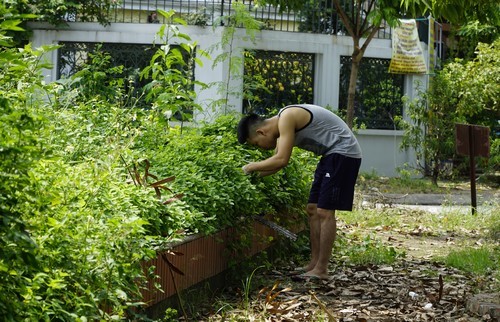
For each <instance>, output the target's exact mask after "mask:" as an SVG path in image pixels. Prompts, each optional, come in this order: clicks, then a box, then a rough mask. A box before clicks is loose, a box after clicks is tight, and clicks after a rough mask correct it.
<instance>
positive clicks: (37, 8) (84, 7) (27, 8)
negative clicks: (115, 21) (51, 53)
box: [4, 0, 119, 26]
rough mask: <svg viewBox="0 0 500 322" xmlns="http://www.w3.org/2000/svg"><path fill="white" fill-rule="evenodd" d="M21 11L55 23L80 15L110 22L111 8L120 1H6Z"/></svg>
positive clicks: (80, 16)
mask: <svg viewBox="0 0 500 322" xmlns="http://www.w3.org/2000/svg"><path fill="white" fill-rule="evenodd" d="M4 3H8V6H9V7H10V8H11V9H13V10H15V11H16V12H19V13H24V14H32V15H36V17H37V19H38V20H40V21H46V22H49V23H51V24H53V25H61V24H65V23H66V21H71V20H72V19H74V18H75V17H76V16H78V19H79V21H88V22H94V21H97V22H99V23H100V24H102V25H104V26H105V25H108V24H109V15H110V13H111V9H112V8H115V7H116V5H117V4H118V3H119V1H116V0H72V1H66V0H50V1H47V0H11V1H4Z"/></svg>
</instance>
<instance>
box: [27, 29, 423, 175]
mask: <svg viewBox="0 0 500 322" xmlns="http://www.w3.org/2000/svg"><path fill="white" fill-rule="evenodd" d="M31 27H32V28H33V29H34V32H33V38H32V43H33V46H34V47H39V46H41V45H45V44H57V43H58V42H59V41H81V42H110V43H113V42H115V43H138V44H149V43H153V42H154V41H155V38H156V37H155V35H156V32H157V31H158V29H159V25H155V24H131V23H114V24H111V25H110V26H106V27H103V26H101V25H99V24H94V23H69V26H68V27H66V28H63V29H57V30H56V29H54V28H53V27H51V26H49V25H46V24H41V23H34V24H32V25H31ZM181 31H182V32H183V33H186V34H188V35H189V36H190V37H191V38H192V40H193V41H196V42H197V43H198V46H199V47H200V48H201V49H204V50H208V49H209V48H211V47H212V46H213V45H214V44H217V43H219V42H220V39H221V34H222V32H223V29H222V27H218V28H216V29H212V27H205V28H203V27H196V26H186V27H181ZM244 32H245V31H244V30H238V32H237V35H236V39H235V43H234V47H235V48H239V49H238V50H236V51H235V52H236V54H240V55H241V49H243V48H244V49H261V50H273V51H293V52H304V53H314V54H316V57H317V58H316V64H315V68H316V70H315V76H316V79H315V86H314V88H315V94H314V96H315V97H314V100H315V101H314V102H310V103H314V104H318V105H323V106H327V105H329V106H331V107H333V108H334V109H337V108H338V106H337V104H338V98H339V81H338V80H339V73H340V57H341V56H350V55H351V53H352V49H353V47H352V40H351V38H350V37H345V36H332V35H320V34H308V33H297V32H281V31H271V30H263V31H260V32H259V33H258V34H257V37H256V41H255V42H254V43H252V42H250V41H243V40H242V38H243V36H244ZM424 50H425V48H424ZM220 53H222V49H218V51H216V52H212V53H211V56H212V57H217V55H219V54H220ZM50 55H51V56H50V57H47V58H48V59H49V60H50V61H52V62H53V64H54V68H53V69H52V70H45V71H44V75H45V79H46V81H48V82H50V81H55V80H56V77H57V72H56V71H57V68H56V66H57V53H56V52H52V53H51V54H50ZM365 57H373V58H390V57H391V41H390V40H383V39H373V40H372V42H371V43H370V45H369V47H368V49H367V51H366V53H365ZM203 61H204V64H203V66H196V69H195V77H196V79H197V80H199V81H201V82H203V83H212V82H217V81H225V80H226V79H227V75H228V68H229V66H228V64H227V63H226V64H219V65H217V66H216V67H215V68H213V63H212V61H210V60H208V59H203ZM417 79H419V80H420V81H421V82H423V83H425V82H426V77H425V76H416V75H414V76H411V75H410V76H406V80H405V83H406V85H405V93H406V95H408V96H409V97H414V95H415V90H414V85H413V84H414V81H415V80H417ZM230 87H231V88H233V89H234V88H236V89H237V88H242V87H243V85H242V80H241V78H234V79H232V80H231V82H230ZM196 90H197V93H198V98H197V99H198V103H199V104H200V105H201V106H202V107H204V112H203V113H199V114H197V115H196V116H195V117H196V119H197V120H200V119H213V117H214V116H215V115H216V114H217V113H218V111H212V110H210V109H209V108H208V105H209V103H210V102H211V101H212V100H215V99H219V98H221V97H220V95H219V94H218V93H217V90H216V88H214V87H212V88H209V89H206V90H203V91H202V90H201V89H200V88H199V87H197V88H196ZM230 105H232V109H234V110H236V111H241V105H242V102H241V99H240V98H238V97H232V98H231V99H230ZM402 134H403V133H402V132H401V131H390V130H359V132H358V133H357V137H358V140H359V142H360V144H361V147H362V149H363V156H364V158H363V162H362V165H361V171H368V172H371V171H375V172H376V173H377V174H379V175H385V176H396V175H397V168H398V167H403V166H404V165H405V164H410V165H415V162H416V161H415V154H414V153H413V151H401V150H400V148H399V144H400V142H401V138H402Z"/></svg>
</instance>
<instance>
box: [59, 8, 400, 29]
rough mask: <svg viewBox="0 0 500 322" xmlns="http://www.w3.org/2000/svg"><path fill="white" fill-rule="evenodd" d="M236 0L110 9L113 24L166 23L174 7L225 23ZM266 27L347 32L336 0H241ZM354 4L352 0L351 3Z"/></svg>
mask: <svg viewBox="0 0 500 322" xmlns="http://www.w3.org/2000/svg"><path fill="white" fill-rule="evenodd" d="M342 1H344V2H347V0H342ZM234 2H236V1H232V0H212V1H209V0H123V1H121V2H117V4H116V5H115V6H113V7H112V8H111V9H110V11H109V15H108V16H109V22H110V23H166V22H167V21H166V20H165V18H164V17H163V16H161V15H158V13H157V12H158V10H163V11H170V10H174V11H175V12H176V14H177V16H178V17H181V18H183V19H184V20H185V21H186V22H187V23H188V24H189V25H199V26H214V25H221V24H222V22H221V21H222V19H221V17H225V16H230V15H231V14H233V13H234V8H233V3H234ZM239 3H243V4H244V5H245V6H246V7H247V8H248V10H249V12H251V14H252V15H253V17H254V18H255V19H257V20H259V21H261V22H262V23H263V24H262V28H263V29H268V30H276V31H288V32H310V33H320V34H332V35H333V34H341V35H345V34H346V32H345V28H344V26H343V24H342V22H341V20H340V19H339V17H338V15H337V13H336V11H335V9H334V6H333V1H332V0H309V1H307V2H306V3H305V5H304V7H303V9H302V10H301V11H300V12H293V11H290V10H281V9H280V8H279V7H274V6H271V5H256V3H255V1H253V0H240V1H239ZM348 3H350V1H349V2H348ZM346 5H347V4H346ZM66 19H67V20H69V21H80V19H79V17H78V14H72V15H68V16H67V17H66ZM376 37H377V38H385V39H390V37H391V28H390V27H389V26H388V25H387V24H386V23H383V24H382V26H381V27H380V29H379V31H378V33H377V35H376Z"/></svg>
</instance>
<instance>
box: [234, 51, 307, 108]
mask: <svg viewBox="0 0 500 322" xmlns="http://www.w3.org/2000/svg"><path fill="white" fill-rule="evenodd" d="M243 55H244V57H245V66H244V72H245V75H244V82H243V99H244V102H243V106H244V110H245V111H246V112H254V113H258V114H262V115H272V114H273V113H275V111H276V110H277V109H280V108H282V107H284V106H287V105H291V104H297V103H310V102H312V101H313V96H314V93H313V87H314V84H313V83H314V79H313V77H312V76H313V71H312V68H313V67H312V63H311V60H308V58H309V57H310V55H309V54H300V53H282V52H271V51H248V50H247V51H245V52H244V53H243Z"/></svg>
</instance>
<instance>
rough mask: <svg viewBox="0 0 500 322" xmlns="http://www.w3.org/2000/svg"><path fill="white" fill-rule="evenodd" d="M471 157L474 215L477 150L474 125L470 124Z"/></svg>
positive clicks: (475, 205) (471, 191)
mask: <svg viewBox="0 0 500 322" xmlns="http://www.w3.org/2000/svg"><path fill="white" fill-rule="evenodd" d="M469 158H470V198H471V204H472V215H474V214H475V213H476V208H477V200H476V161H475V158H476V151H474V127H473V126H469Z"/></svg>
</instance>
